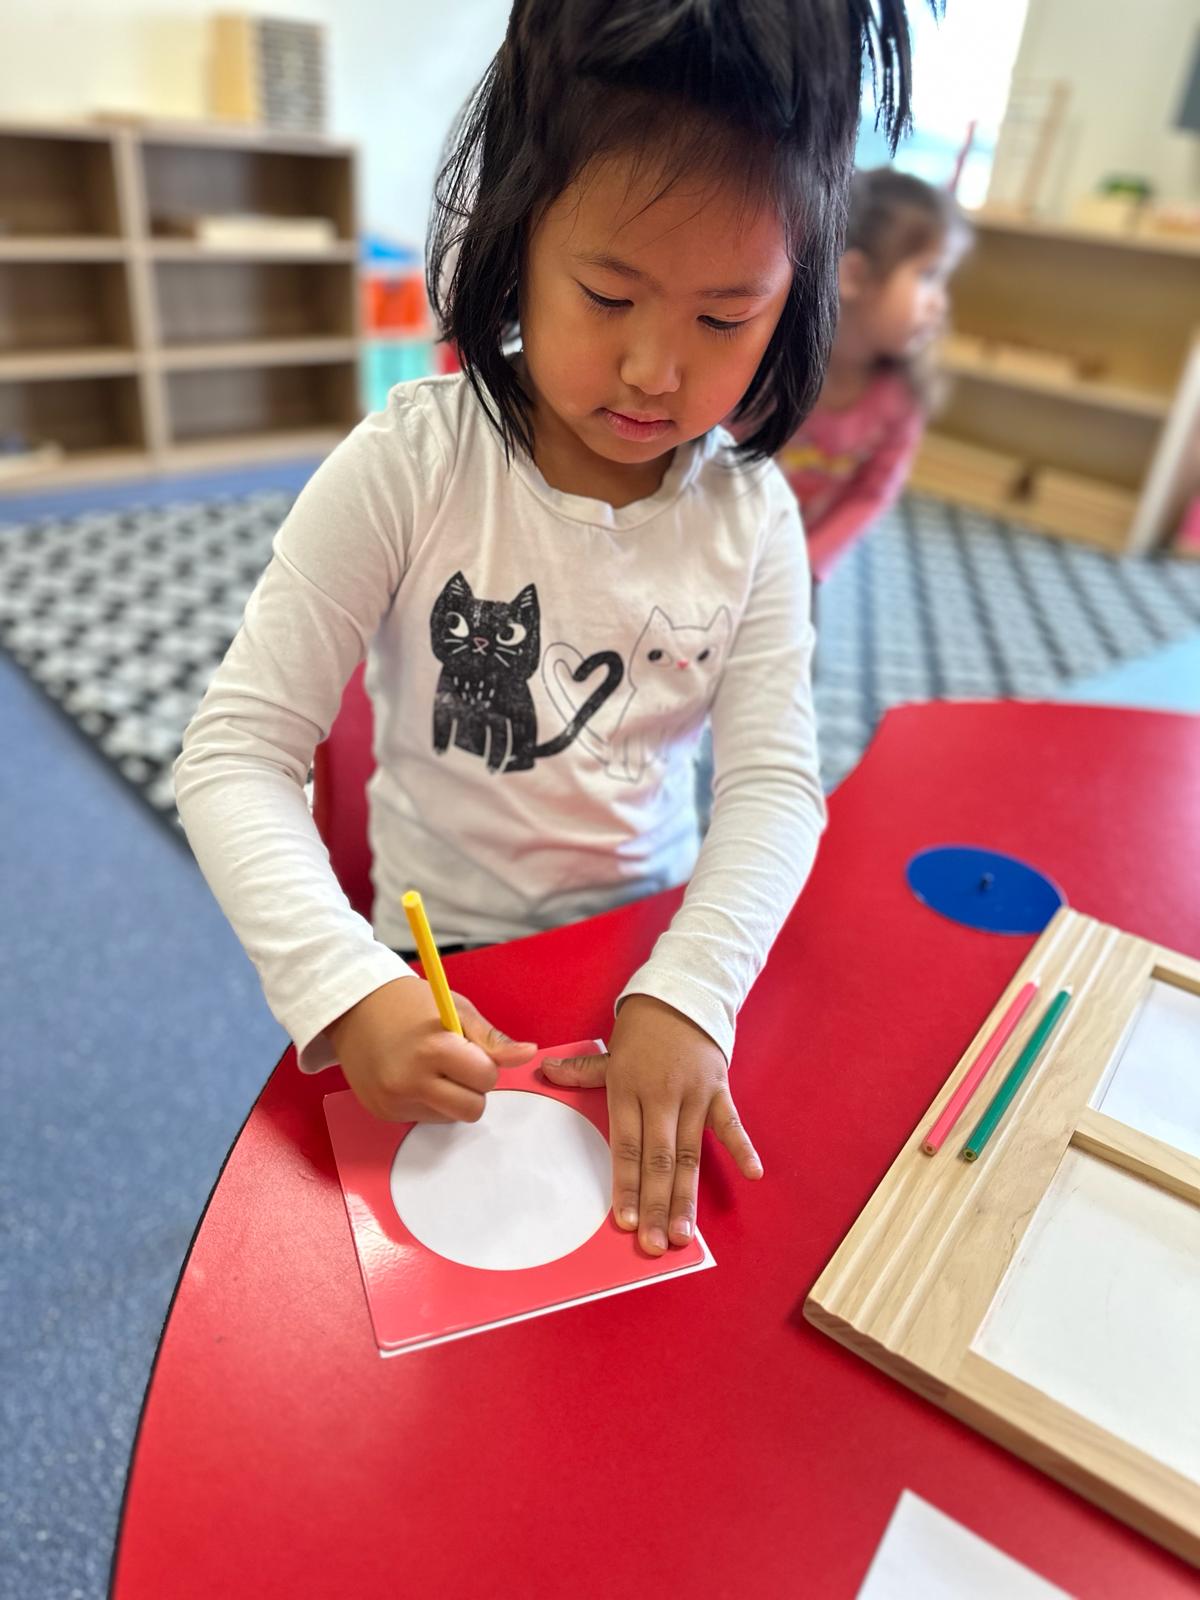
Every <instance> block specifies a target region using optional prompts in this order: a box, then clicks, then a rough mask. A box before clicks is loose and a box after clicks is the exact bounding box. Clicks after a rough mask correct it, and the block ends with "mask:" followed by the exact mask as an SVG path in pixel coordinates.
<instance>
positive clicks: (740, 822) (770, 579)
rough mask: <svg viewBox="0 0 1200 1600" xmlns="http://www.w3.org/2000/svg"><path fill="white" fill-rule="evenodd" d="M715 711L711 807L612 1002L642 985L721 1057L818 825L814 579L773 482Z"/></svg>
mask: <svg viewBox="0 0 1200 1600" xmlns="http://www.w3.org/2000/svg"><path fill="white" fill-rule="evenodd" d="M773 477H774V481H775V483H776V484H777V485H778V488H777V492H776V493H775V494H774V495H773V505H774V510H773V514H772V516H771V522H770V526H769V531H768V533H767V536H766V538H765V539H764V541H763V543H762V545H761V547H760V553H759V557H758V560H757V562H756V567H755V573H754V578H753V583H752V587H751V592H750V596H749V599H748V602H747V605H746V609H745V612H744V614H743V616H742V620H741V623H740V626H739V627H738V631H737V634H736V636H735V639H734V642H733V647H732V649H731V652H730V655H729V658H728V660H727V662H726V666H725V670H724V673H723V674H722V677H721V682H720V686H719V688H718V691H717V696H716V699H715V701H714V703H713V710H712V731H713V758H714V772H715V777H714V784H713V812H712V822H711V824H710V826H709V830H708V834H707V837H706V838H705V841H704V844H703V846H702V847H701V850H700V855H699V858H698V860H697V862H696V868H695V871H694V872H693V874H692V878H691V881H690V883H689V884H688V888H687V891H686V893H685V895H684V899H683V904H682V905H681V906H680V908H679V910H678V911H677V912H676V914H675V916H674V918H673V919H672V921H671V925H670V927H669V928H668V929H667V931H666V932H665V933H664V934H663V935H662V936H661V937H660V938H659V940H658V942H657V944H656V945H655V947H654V950H653V951H652V953H651V955H650V959H649V960H648V961H647V962H646V963H645V964H644V965H643V966H642V967H641V968H639V970H638V971H637V972H635V973H634V975H633V977H632V978H631V979H630V980H629V982H628V984H626V986H625V988H624V990H623V991H622V993H621V995H620V997H619V998H618V1001H617V1004H618V1006H619V1005H620V1003H621V1001H622V1000H624V999H625V998H626V997H627V996H628V995H631V994H648V995H653V996H654V997H655V998H656V999H659V1000H662V1001H664V1002H665V1003H666V1004H667V1005H670V1006H674V1007H675V1009H676V1010H678V1011H681V1012H682V1013H683V1014H684V1016H686V1017H689V1018H690V1019H691V1020H692V1021H693V1022H695V1023H696V1024H697V1025H698V1026H699V1027H701V1028H703V1029H704V1031H705V1032H706V1033H707V1034H708V1035H709V1037H710V1038H712V1039H713V1040H714V1041H715V1042H716V1043H717V1044H718V1045H719V1046H720V1048H721V1050H722V1051H723V1052H724V1053H725V1056H726V1058H728V1057H729V1056H730V1054H731V1053H732V1050H733V1039H734V1029H735V1022H736V1018H737V1014H738V1011H739V1009H740V1008H741V1005H742V1002H743V1001H744V1000H745V998H746V996H747V994H748V993H749V992H750V989H751V986H752V985H753V983H754V980H755V979H756V978H757V976H758V974H759V972H760V971H761V970H762V967H763V965H764V963H765V962H766V959H767V956H768V954H769V953H770V950H771V946H772V944H773V943H774V941H775V937H776V935H777V934H778V932H779V929H780V928H781V927H782V925H783V922H784V919H785V918H786V917H787V915H788V913H789V911H790V910H791V908H792V905H793V904H794V902H795V900H796V897H797V895H798V894H799V893H800V891H801V889H802V888H803V887H804V884H805V882H806V880H807V878H808V874H809V872H810V870H811V868H812V863H813V860H814V858H815V856H816V850H817V841H818V839H819V837H820V834H821V831H822V829H823V828H824V826H825V816H826V813H825V799H824V795H823V793H822V790H821V782H820V771H819V765H818V760H817V738H816V717H815V714H814V710H813V699H812V672H811V669H812V653H813V642H814V635H813V629H812V624H811V620H810V609H811V589H812V585H811V579H810V577H809V570H808V561H807V558H806V555H805V549H804V536H803V533H802V532H801V528H800V519H799V514H798V512H797V510H796V506H795V502H794V501H793V500H792V497H791V493H790V491H789V490H788V489H787V487H786V485H785V484H784V482H783V480H782V478H780V477H779V476H778V475H777V474H774V475H773Z"/></svg>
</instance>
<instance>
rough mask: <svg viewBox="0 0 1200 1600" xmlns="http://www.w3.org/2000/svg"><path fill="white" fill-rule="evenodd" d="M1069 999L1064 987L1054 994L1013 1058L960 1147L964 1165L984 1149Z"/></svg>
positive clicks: (1069, 994) (1068, 986)
mask: <svg viewBox="0 0 1200 1600" xmlns="http://www.w3.org/2000/svg"><path fill="white" fill-rule="evenodd" d="M1070 998H1071V986H1070V984H1067V985H1066V987H1065V988H1063V989H1060V990H1059V991H1058V993H1057V994H1056V995H1055V996H1054V999H1053V1000H1051V1002H1050V1004H1049V1005H1048V1006H1047V1007H1046V1009H1045V1011H1044V1012H1043V1013H1042V1020H1041V1021H1040V1022H1039V1023H1038V1025H1037V1027H1036V1028H1035V1029H1034V1030H1033V1033H1032V1035H1031V1036H1030V1040H1029V1043H1028V1044H1027V1045H1026V1046H1025V1048H1024V1050H1022V1051H1021V1054H1020V1055H1019V1056H1018V1057H1017V1059H1016V1062H1015V1064H1014V1065H1013V1066H1012V1067H1011V1068H1010V1070H1009V1072H1008V1075H1007V1076H1006V1077H1005V1079H1004V1082H1003V1083H1002V1084H1001V1085H1000V1087H999V1088H998V1089H997V1090H996V1092H995V1094H994V1095H993V1096H992V1098H991V1100H990V1101H989V1102H988V1108H987V1110H986V1111H985V1112H984V1113H983V1115H982V1116H981V1117H980V1119H979V1121H978V1122H977V1123H976V1124H975V1129H974V1132H973V1133H972V1134H971V1137H970V1138H969V1139H968V1140H967V1142H966V1144H965V1145H963V1147H962V1158H963V1160H964V1161H974V1160H975V1158H976V1157H977V1156H978V1154H979V1152H980V1151H981V1150H982V1149H983V1147H984V1145H985V1144H986V1143H987V1142H988V1140H989V1139H990V1138H991V1137H992V1135H993V1133H995V1131H996V1125H997V1123H998V1122H999V1121H1000V1118H1001V1117H1002V1116H1003V1115H1004V1113H1005V1112H1006V1111H1007V1110H1008V1108H1009V1106H1010V1105H1011V1104H1012V1102H1013V1097H1014V1096H1015V1095H1016V1092H1017V1090H1018V1089H1019V1088H1020V1087H1021V1085H1022V1084H1023V1083H1024V1081H1025V1079H1026V1077H1027V1076H1028V1074H1029V1069H1030V1067H1032V1065H1033V1063H1034V1062H1035V1061H1036V1060H1037V1058H1038V1057H1039V1056H1040V1055H1041V1053H1042V1051H1043V1050H1044V1049H1045V1048H1046V1041H1047V1039H1049V1037H1050V1035H1051V1034H1052V1033H1053V1032H1054V1025H1055V1023H1056V1022H1057V1021H1058V1019H1059V1017H1061V1016H1062V1014H1063V1012H1064V1011H1065V1010H1066V1009H1067V1001H1068V1000H1069V999H1070Z"/></svg>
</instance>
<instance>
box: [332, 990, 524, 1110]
mask: <svg viewBox="0 0 1200 1600" xmlns="http://www.w3.org/2000/svg"><path fill="white" fill-rule="evenodd" d="M454 1003H455V1005H456V1007H457V1008H458V1015H459V1019H460V1021H461V1022H462V1025H463V1033H464V1034H465V1035H466V1037H465V1038H460V1037H459V1036H458V1034H456V1033H449V1032H447V1031H446V1029H445V1028H443V1027H442V1024H441V1019H440V1018H439V1016H438V1009H437V1005H436V1003H435V1001H434V998H433V991H432V989H430V987H429V985H428V984H427V983H426V982H425V980H424V979H423V978H417V977H412V978H396V979H394V980H393V981H392V982H391V983H385V984H384V985H383V986H382V987H381V988H379V989H374V990H372V992H371V993H370V994H369V995H366V996H365V997H364V998H363V999H362V1000H360V1001H359V1002H358V1004H357V1005H354V1006H351V1007H350V1009H349V1011H346V1012H343V1013H342V1015H341V1016H340V1017H338V1019H337V1020H336V1021H335V1022H331V1023H330V1024H329V1027H328V1028H327V1029H326V1032H327V1033H328V1035H329V1037H330V1039H331V1040H332V1042H333V1047H334V1049H335V1050H336V1051H337V1054H338V1059H339V1060H340V1061H341V1064H342V1071H343V1073H344V1074H345V1077H346V1082H347V1083H348V1084H349V1085H350V1087H351V1089H352V1090H353V1091H354V1094H355V1097H356V1099H357V1100H358V1102H359V1104H360V1105H362V1106H364V1107H365V1108H366V1110H368V1111H369V1112H370V1113H371V1115H372V1116H374V1117H379V1118H380V1119H381V1120H382V1121H384V1122H478V1121H479V1119H480V1117H481V1116H482V1115H483V1109H484V1105H485V1098H484V1097H485V1096H486V1095H487V1093H488V1091H489V1090H490V1089H494V1088H495V1087H496V1080H497V1078H498V1077H499V1075H500V1068H501V1067H519V1066H521V1065H522V1064H523V1063H524V1062H526V1061H528V1060H529V1059H530V1057H531V1056H533V1055H534V1054H536V1052H537V1046H536V1045H533V1044H516V1043H514V1042H513V1040H512V1039H510V1038H509V1037H508V1035H507V1034H505V1033H502V1032H501V1031H500V1029H499V1028H496V1027H493V1026H492V1024H491V1023H490V1022H488V1021H487V1020H486V1018H484V1017H482V1016H481V1015H480V1014H479V1012H478V1011H477V1010H476V1009H475V1007H474V1006H473V1005H472V1004H471V1002H470V1001H469V1000H465V999H464V998H463V997H462V995H458V994H456V995H455V996H454Z"/></svg>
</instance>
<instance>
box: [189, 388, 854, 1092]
mask: <svg viewBox="0 0 1200 1600" xmlns="http://www.w3.org/2000/svg"><path fill="white" fill-rule="evenodd" d="M728 442H729V441H728V437H727V435H725V434H723V433H721V432H720V431H716V432H714V433H712V434H710V435H708V436H707V437H706V438H705V439H703V440H699V441H695V442H694V443H692V444H689V445H686V446H683V447H681V448H680V449H678V450H677V451H676V452H675V455H674V458H673V460H672V462H671V465H670V466H669V468H668V470H667V473H666V476H665V477H664V479H663V482H662V485H661V487H660V488H659V490H658V491H657V492H656V493H655V494H653V495H651V496H650V497H649V498H648V499H644V500H639V501H636V502H635V503H634V504H632V505H628V506H624V507H621V508H618V509H614V508H613V507H612V506H610V505H607V504H605V503H604V502H601V501H598V500H591V499H586V498H582V497H580V496H577V495H569V494H563V493H561V492H559V491H557V490H555V489H552V488H550V487H549V485H548V484H547V483H546V481H545V480H544V478H543V477H542V476H541V474H540V473H539V472H538V470H537V468H536V467H535V466H534V465H533V463H532V462H531V461H529V460H528V459H527V458H525V457H523V456H517V457H515V458H514V460H513V461H512V464H511V465H508V464H506V462H505V457H504V451H503V448H502V446H501V443H500V441H499V439H498V437H497V436H496V434H495V432H494V431H493V429H492V428H491V426H490V424H489V423H488V421H487V419H486V417H485V415H484V413H483V410H482V407H481V406H480V404H479V401H478V400H477V399H476V397H475V395H474V394H473V392H472V390H471V388H470V386H469V385H468V384H467V383H466V381H465V380H464V379H463V378H462V377H457V376H456V377H449V378H430V379H424V380H421V381H419V382H416V383H410V384H404V385H401V386H400V387H399V388H397V389H395V390H394V391H393V392H392V395H391V397H390V400H389V403H388V406H387V409H386V410H385V411H382V412H380V413H378V414H376V415H374V416H371V417H368V418H367V419H366V420H365V421H364V422H363V423H361V424H360V425H359V426H358V427H357V428H356V429H355V430H354V432H353V433H352V434H351V435H350V436H349V438H348V439H346V440H345V441H344V443H343V444H341V445H340V446H339V447H338V448H337V449H336V450H335V451H334V452H333V454H332V455H331V456H330V457H329V458H328V460H327V461H326V462H325V463H324V464H323V465H322V466H321V467H320V469H319V470H318V471H317V473H316V474H315V476H314V477H313V479H312V480H311V482H310V483H309V484H308V486H307V487H306V488H305V489H304V491H303V492H302V494H301V495H300V497H299V498H298V500H297V501H296V503H295V505H294V507H293V508H292V510H291V512H290V514H289V515H288V517H287V519H286V520H285V522H284V524H283V526H282V527H281V528H280V530H279V533H278V535H277V537H276V539H275V544H274V554H273V557H272V560H271V562H270V564H269V566H268V567H267V569H266V572H265V573H264V574H263V577H262V579H261V580H260V582H259V584H258V586H257V588H256V589H255V591H254V593H253V595H252V596H251V599H250V601H249V603H248V605H247V607H246V615H245V620H244V622H243V624H242V628H241V630H240V632H239V633H238V635H237V637H236V638H235V639H234V641H233V643H232V645H231V646H230V648H229V652H228V654H227V656H226V658H225V660H224V662H223V663H222V665H221V667H220V668H219V669H218V671H217V673H216V676H215V677H214V679H213V681H212V684H211V686H210V688H209V691H208V693H207V695H206V696H205V698H204V701H203V703H202V704H201V706H200V708H199V710H198V711H197V713H196V716H195V718H194V719H193V721H192V724H191V726H190V727H189V729H188V731H187V735H186V737H185V740H184V747H183V753H182V755H181V756H180V758H179V762H178V764H177V767H176V793H177V796H178V801H179V810H180V814H181V816H182V818H183V822H184V826H185V828H186V830H187V835H188V838H189V840H190V842H191V845H192V848H193V850H194V851H195V854H196V857H197V859H198V860H199V862H200V865H201V867H202V869H203V871H204V873H205V875H206V877H207V878H208V881H209V883H210V885H211V886H212V889H213V891H214V893H215V894H216V896H217V899H218V900H219V901H220V903H221V906H222V908H223V910H224V911H225V914H226V915H227V916H228V918H229V920H230V922H231V923H232V924H233V927H234V929H235V931H236V933H237V935H238V937H239V938H240V939H241V941H242V943H243V945H244V946H245V947H246V950H247V951H248V953H249V955H250V957H251V959H252V960H253V961H254V963H255V965H256V966H257V968H258V971H259V974H260V976H261V979H262V983H263V988H264V991H265V993H266V997H267V1001H268V1003H269V1005H270V1006H271V1009H272V1010H273V1011H274V1013H275V1015H276V1017H277V1018H278V1019H279V1021H280V1022H281V1023H282V1025H283V1026H284V1028H285V1029H286V1030H287V1031H288V1033H289V1034H290V1035H291V1036H292V1038H293V1039H294V1040H295V1042H296V1044H297V1046H298V1048H299V1051H300V1063H301V1066H302V1067H303V1068H304V1069H305V1070H306V1071H317V1070H319V1069H320V1068H321V1067H323V1066H326V1065H328V1064H329V1063H330V1062H331V1061H332V1060H334V1059H335V1057H334V1054H333V1050H332V1046H331V1044H330V1041H329V1039H328V1037H327V1035H326V1034H325V1032H324V1030H325V1028H326V1027H327V1026H328V1024H329V1023H331V1022H332V1021H333V1020H334V1019H335V1018H337V1017H339V1016H341V1015H342V1013H343V1012H345V1011H346V1010H348V1009H349V1007H350V1006H352V1005H354V1004H355V1003H356V1002H357V1001H359V1000H361V999H362V998H363V997H364V996H365V995H367V994H369V993H370V992H371V991H372V990H374V989H376V988H378V987H379V986H380V985H382V984H384V983H387V982H389V981H391V980H392V979H394V978H397V977H400V976H403V975H404V974H406V973H409V972H410V971H411V969H410V968H409V967H408V965H407V964H406V962H405V961H404V960H403V959H402V957H401V956H400V955H398V954H397V953H396V950H397V949H399V950H411V948H412V944H411V939H410V936H409V932H408V925H407V922H406V920H405V918H404V914H403V912H402V910H401V907H400V896H401V894H402V893H403V891H404V890H405V889H408V888H412V887H416V888H419V889H420V890H421V892H422V894H423V896H424V899H425V903H426V907H427V909H428V911H429V915H430V921H431V923H432V925H433V928H434V932H435V934H436V935H437V937H438V939H439V941H441V942H444V943H468V944H470V943H489V942H493V941H497V940H503V939H509V938H513V937H516V936H518V935H522V934H528V933H532V932H536V931H538V930H541V929H544V928H548V927H553V926H556V925H558V924H561V923H564V922H569V921H573V920H575V919H577V918H581V917H586V916H590V915H592V914H594V913H596V912H599V911H604V910H608V909H610V908H612V907H613V906H616V905H620V904H623V903H624V902H626V901H629V900H633V899H637V898H640V897H641V896H643V895H646V894H649V893H652V892H654V891H656V890H659V889H663V888H666V887H668V886H670V885H673V884H677V883H680V882H683V881H684V880H685V879H687V878H688V877H689V875H690V878H691V881H690V884H689V887H688V890H687V894H686V897H685V899H684V902H683V904H682V906H681V907H680V909H679V911H678V912H677V914H676V916H675V917H674V919H673V920H672V923H671V926H670V928H669V929H668V930H667V932H665V933H664V934H663V935H662V937H661V938H660V939H659V941H658V943H657V944H656V946H655V948H654V951H653V953H652V954H651V957H650V959H649V960H648V961H647V962H646V963H645V964H644V965H643V966H642V967H641V968H640V969H639V970H638V971H637V972H635V973H634V974H633V975H632V976H631V978H630V979H629V982H628V984H627V985H626V987H625V989H624V990H623V992H622V994H621V996H619V997H618V1001H619V1000H620V999H623V998H624V996H625V995H626V994H631V993H639V994H648V995H653V996H656V997H657V998H658V999H660V1000H663V1001H665V1002H666V1003H667V1004H669V1005H671V1006H674V1007H675V1008H676V1009H677V1010H679V1011H681V1012H683V1013H684V1015H686V1016H688V1017H690V1018H691V1019H692V1020H693V1021H694V1022H696V1023H697V1024H698V1025H699V1026H700V1027H701V1028H703V1029H704V1030H705V1031H706V1032H707V1033H708V1034H709V1035H710V1037H711V1038H713V1039H714V1040H715V1041H716V1043H717V1044H718V1045H719V1046H720V1047H721V1049H722V1050H723V1051H724V1052H725V1053H726V1055H727V1056H728V1054H729V1053H730V1051H731V1049H732V1045H733V1036H734V1023H735V1018H736V1016H737V1012H738V1009H739V1007H740V1006H741V1004H742V1001H743V1000H744V999H745V997H746V994H747V993H748V991H749V989H750V986H751V984H752V983H753V982H754V979H755V978H756V977H757V975H758V972H759V971H760V969H761V967H762V965H763V963H764V961H765V960H766V957H767V954H768V952H769V950H770V948H771V944H772V942H773V940H774V938H775V935H776V934H777V932H778V930H779V927H780V925H781V923H782V921H783V919H784V917H785V916H786V915H787V913H788V911H789V909H790V908H791V905H792V903H793V901H794V900H795V898H796V895H797V894H798V893H799V891H800V889H801V888H802V886H803V884H804V881H805V879H806V877H807V876H808V872H809V869H810V867H811V865H812V860H813V856H814V854H815V851H816V845H817V839H818V836H819V833H820V831H821V828H822V826H823V823H824V817H825V807H824V801H823V798H822V794H821V789H820V784H819V779H818V769H817V748H816V735H815V727H814V717H813V707H812V695H811V687H810V675H809V669H810V662H811V656H812V645H813V634H812V628H811V625H810V620H809V576H808V568H807V564H806V556H805V550H804V538H803V535H802V532H801V528H800V522H799V517H798V513H797V510H796V505H795V501H794V500H793V498H792V495H791V493H790V492H789V490H788V489H787V486H786V484H785V483H784V480H783V478H782V476H781V475H780V473H779V472H778V470H777V469H776V468H775V467H774V466H773V465H769V464H764V465H758V466H755V467H751V468H747V467H741V466H737V465H735V464H733V462H732V458H731V457H730V456H729V453H728V450H727V448H726V447H727V445H728ZM364 655H366V656H367V687H368V690H369V692H370V695H371V698H372V701H373V704H374V716H375V756H376V762H377V768H376V772H375V775H374V777H373V778H372V780H371V787H370V842H371V849H372V853H373V857H374V869H373V870H374V883H375V891H376V892H375V907H374V926H373V927H372V926H371V925H370V924H368V923H367V922H366V921H365V920H364V919H363V918H361V917H360V916H358V915H357V913H355V912H354V911H353V910H352V909H351V908H350V906H349V904H348V903H347V901H346V899H345V896H344V895H343V894H342V892H341V889H340V888H339V886H338V884H337V882H336V880H335V878H334V876H333V873H332V870H331V868H330V865H329V860H328V856H327V854H326V851H325V848H324V846H323V844H322V843H321V840H320V838H319V837H318V835H317V832H316V828H315V826H314V824H313V821H312V817H311V814H310V812H309V808H308V805H307V803H306V801H305V796H304V783H305V780H306V778H307V774H308V771H309V767H310V764H311V761H312V755H313V751H314V749H315V747H316V745H317V744H318V743H319V741H320V740H321V739H323V738H324V737H325V735H326V733H327V732H328V730H329V727H330V724H331V722H332V721H333V718H334V716H335V714H336V712H337V708H338V704H339V702H340V698H341V693H342V688H343V686H344V684H345V682H346V680H347V678H348V677H349V676H350V674H351V672H352V671H353V670H354V668H355V666H356V665H357V664H358V663H359V661H361V660H362V658H363V656H364ZM710 713H711V717H712V728H713V748H714V767H715V781H714V805H713V814H712V822H711V826H710V829H709V832H708V835H707V837H706V838H705V840H704V844H703V847H702V848H700V850H699V859H698V860H697V848H698V842H699V841H698V834H697V826H696V817H695V806H694V799H693V776H692V773H693V759H694V754H695V747H696V744H697V741H698V740H699V737H700V734H701V731H702V729H703V725H704V721H705V718H706V717H707V716H708V715H709V714H710Z"/></svg>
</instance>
